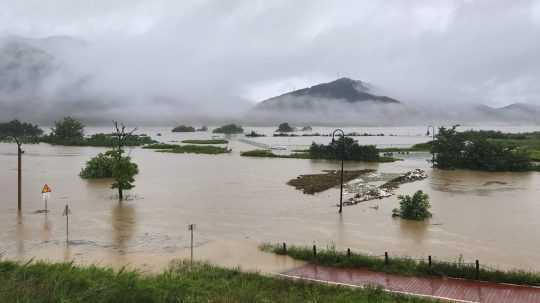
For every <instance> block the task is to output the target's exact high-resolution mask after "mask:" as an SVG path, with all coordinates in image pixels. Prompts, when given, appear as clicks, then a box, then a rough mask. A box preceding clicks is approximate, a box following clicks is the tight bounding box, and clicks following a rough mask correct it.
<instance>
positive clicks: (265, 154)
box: [240, 149, 397, 163]
mask: <svg viewBox="0 0 540 303" xmlns="http://www.w3.org/2000/svg"><path fill="white" fill-rule="evenodd" d="M240 155H241V156H244V157H260V158H285V159H313V160H316V159H321V158H317V157H313V156H311V154H310V153H309V150H308V151H307V152H306V151H303V150H296V151H293V153H291V154H287V155H280V154H274V153H273V152H272V151H271V150H267V149H255V150H250V151H245V152H241V153H240ZM396 160H397V159H395V158H392V157H379V159H378V160H377V161H375V162H381V163H384V162H394V161H396ZM360 162H362V161H360ZM371 162H373V161H371Z"/></svg>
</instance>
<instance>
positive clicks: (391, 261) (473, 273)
mask: <svg viewBox="0 0 540 303" xmlns="http://www.w3.org/2000/svg"><path fill="white" fill-rule="evenodd" d="M276 249H277V251H276V250H275V251H274V252H276V253H281V254H285V255H286V254H288V247H287V244H286V243H285V242H283V243H282V244H281V245H279V244H278V246H276ZM306 249H307V248H306ZM311 250H312V257H314V258H316V257H318V256H319V257H320V254H321V253H323V254H324V253H328V252H331V253H334V254H336V256H338V255H339V256H343V257H345V258H347V257H353V256H359V255H360V256H363V257H367V258H373V259H379V260H380V261H381V262H384V265H385V266H391V265H395V264H396V263H405V262H414V263H415V264H417V265H418V264H424V265H427V267H428V268H430V269H432V270H433V272H437V271H440V272H439V274H441V275H444V274H445V272H444V269H445V268H450V267H452V268H453V270H461V271H463V273H464V276H466V277H467V278H474V279H476V280H480V277H481V276H480V274H481V272H482V271H490V272H501V270H500V269H498V268H495V267H492V266H489V265H483V264H480V261H479V260H478V259H476V260H475V261H474V262H464V261H463V260H462V259H461V257H460V259H459V260H457V261H448V260H442V259H435V258H433V256H431V255H428V256H427V257H424V258H410V257H403V256H396V257H391V255H390V254H389V253H388V252H387V251H386V252H384V254H382V255H364V254H355V253H353V252H352V250H351V249H350V248H347V250H345V251H337V250H336V249H335V248H334V247H332V248H326V249H323V250H319V248H318V247H317V245H315V244H314V245H313V246H312V248H311Z"/></svg>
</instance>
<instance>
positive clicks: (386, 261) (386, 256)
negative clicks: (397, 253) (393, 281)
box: [384, 251, 388, 265]
mask: <svg viewBox="0 0 540 303" xmlns="http://www.w3.org/2000/svg"><path fill="white" fill-rule="evenodd" d="M384 264H386V265H388V252H387V251H385V252H384Z"/></svg>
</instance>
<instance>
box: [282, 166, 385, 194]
mask: <svg viewBox="0 0 540 303" xmlns="http://www.w3.org/2000/svg"><path fill="white" fill-rule="evenodd" d="M374 171H375V170H373V169H362V170H345V171H343V181H344V182H345V183H346V182H349V181H351V180H354V179H356V178H358V177H359V176H361V175H364V174H367V173H372V172H374ZM340 182H341V173H340V171H336V170H331V171H325V172H324V173H323V174H312V175H300V176H298V177H297V178H296V179H292V180H290V181H289V182H287V184H288V185H291V186H294V187H295V188H296V189H298V190H302V191H303V192H304V194H310V195H313V194H315V193H319V192H322V191H325V190H328V189H330V188H332V187H334V186H337V185H339V184H340Z"/></svg>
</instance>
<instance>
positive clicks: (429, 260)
mask: <svg viewBox="0 0 540 303" xmlns="http://www.w3.org/2000/svg"><path fill="white" fill-rule="evenodd" d="M428 264H429V267H431V256H428Z"/></svg>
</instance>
